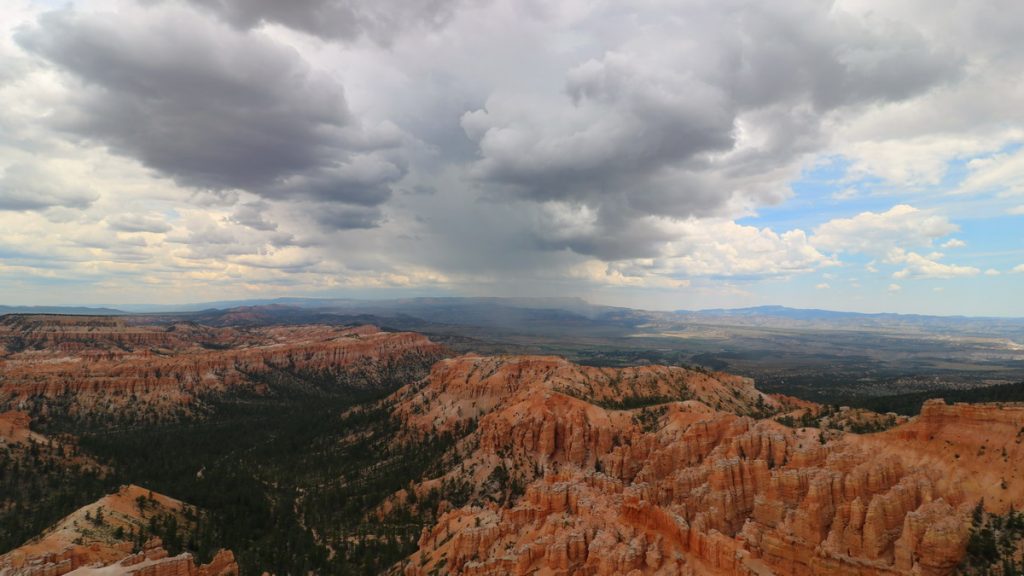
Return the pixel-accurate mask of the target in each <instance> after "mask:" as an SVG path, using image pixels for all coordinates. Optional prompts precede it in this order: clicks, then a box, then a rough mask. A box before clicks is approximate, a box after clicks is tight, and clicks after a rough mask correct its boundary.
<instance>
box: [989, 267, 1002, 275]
mask: <svg viewBox="0 0 1024 576" xmlns="http://www.w3.org/2000/svg"><path fill="white" fill-rule="evenodd" d="M1000 274H1002V272H1000V271H999V270H996V269H995V268H989V269H988V270H985V276H999V275H1000Z"/></svg>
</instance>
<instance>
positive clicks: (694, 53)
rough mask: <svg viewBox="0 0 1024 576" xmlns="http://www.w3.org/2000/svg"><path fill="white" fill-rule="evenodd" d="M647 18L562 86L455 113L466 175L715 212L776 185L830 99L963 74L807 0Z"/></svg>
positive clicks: (567, 198)
mask: <svg viewBox="0 0 1024 576" xmlns="http://www.w3.org/2000/svg"><path fill="white" fill-rule="evenodd" d="M650 16H651V15H650V14H643V13H641V14H639V15H636V17H635V20H636V21H637V22H638V23H637V24H636V26H638V27H642V30H643V32H642V33H638V34H636V35H635V36H631V35H629V34H626V37H628V38H630V39H629V40H627V41H625V42H623V43H622V45H619V46H616V47H614V48H612V49H609V50H607V51H606V52H605V53H604V55H603V56H600V57H597V58H593V59H590V60H587V61H584V62H582V63H580V64H578V65H577V66H575V67H574V68H572V69H570V70H569V71H568V73H567V75H566V85H565V96H564V97H563V98H560V99H553V98H548V99H530V98H523V97H521V96H520V95H518V94H508V93H503V92H498V93H495V94H493V95H492V96H491V97H490V98H489V99H488V101H487V103H486V104H485V106H484V107H482V108H480V109H478V110H475V111H473V112H469V113H467V114H465V115H464V116H463V118H462V126H463V128H464V130H465V131H466V134H467V136H469V138H471V139H472V140H473V141H474V142H476V143H477V145H478V146H479V151H480V155H481V159H480V160H479V161H477V162H476V164H475V165H474V167H473V174H474V175H475V177H476V178H478V179H479V180H481V181H484V182H488V183H491V184H493V185H496V186H499V187H500V190H501V192H500V194H501V195H502V196H503V197H515V198H525V199H529V200H533V201H539V202H548V201H561V202H573V203H579V204H586V205H587V206H589V207H591V208H592V209H595V210H599V211H601V210H604V211H614V212H616V213H619V214H623V213H626V214H628V213H631V212H632V213H635V214H636V215H638V216H645V215H668V216H673V217H677V218H686V217H691V216H697V217H706V216H715V215H723V214H726V213H729V212H735V211H736V210H738V209H742V207H749V206H751V205H762V204H772V203H777V202H779V201H780V200H782V199H783V198H785V197H786V195H787V194H788V191H787V190H786V188H785V185H784V179H785V177H786V176H791V175H792V171H793V169H795V165H794V164H793V163H794V162H796V160H797V159H799V158H800V157H801V155H802V154H805V153H807V152H810V151H812V150H814V149H816V148H818V147H819V146H821V144H822V140H821V134H820V133H819V131H820V128H821V122H822V121H823V119H824V118H825V116H826V115H827V114H828V113H829V112H830V111H832V110H837V109H840V108H843V107H847V106H854V105H860V104H865V103H869V102H877V101H883V102H884V101H899V100H901V99H904V98H908V97H911V96H913V95H915V94H918V93H920V92H922V91H924V90H927V89H928V88H930V87H932V86H935V85H936V84H938V83H941V82H944V81H946V80H947V79H950V78H953V77H955V76H956V74H958V62H957V59H956V58H955V57H952V56H951V55H949V54H945V53H942V51H941V50H938V49H936V48H935V47H934V46H931V45H930V44H929V43H928V41H927V40H926V39H925V38H924V37H922V36H920V35H918V34H916V33H915V32H914V31H913V30H912V29H910V28H909V27H906V26H904V25H900V24H897V23H895V22H868V21H865V20H862V19H859V18H857V17H855V16H854V15H852V14H844V13H842V12H841V11H838V10H830V9H829V7H828V6H826V5H822V4H818V3H813V2H806V3H805V2H793V3H786V4H785V6H783V5H773V7H772V8H771V9H768V8H766V7H764V6H762V5H759V4H756V3H746V2H727V3H709V4H705V5H700V6H699V7H698V6H694V5H692V4H690V5H687V6H686V9H685V12H684V13H681V14H679V15H678V16H679V17H673V15H670V14H660V15H658V16H657V17H656V18H651V17H650ZM883 31H884V33H883ZM883 34H884V35H885V37H886V38H887V42H886V43H880V42H879V40H880V39H881V38H882V35H883ZM784 175H785V176H784Z"/></svg>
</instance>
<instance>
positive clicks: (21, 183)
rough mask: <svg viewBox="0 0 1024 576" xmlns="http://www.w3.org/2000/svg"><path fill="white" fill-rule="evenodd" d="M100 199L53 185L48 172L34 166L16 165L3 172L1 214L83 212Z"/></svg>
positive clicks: (76, 188)
mask: <svg viewBox="0 0 1024 576" xmlns="http://www.w3.org/2000/svg"><path fill="white" fill-rule="evenodd" d="M97 198H99V195H98V194H96V193H95V192H92V191H91V190H87V189H83V188H81V187H79V186H66V185H64V184H63V183H61V182H57V181H54V179H53V177H52V175H51V174H49V173H48V172H47V171H46V170H43V169H41V168H39V167H37V166H34V165H31V164H15V165H13V166H9V167H7V168H6V169H5V170H3V171H2V172H0V210H9V211H12V212H24V211H29V210H36V211H38V210H46V209H48V208H75V209H82V208H88V207H89V206H90V205H91V204H92V203H93V202H95V201H96V200H97Z"/></svg>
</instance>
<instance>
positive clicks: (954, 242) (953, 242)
mask: <svg viewBox="0 0 1024 576" xmlns="http://www.w3.org/2000/svg"><path fill="white" fill-rule="evenodd" d="M964 246H967V242H964V241H963V240H960V239H959V238H950V239H949V240H946V241H945V242H943V243H942V247H943V248H946V249H950V248H963V247H964Z"/></svg>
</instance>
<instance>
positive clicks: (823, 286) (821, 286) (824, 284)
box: [814, 282, 832, 290]
mask: <svg viewBox="0 0 1024 576" xmlns="http://www.w3.org/2000/svg"><path fill="white" fill-rule="evenodd" d="M814 287H815V288H817V289H818V290H828V289H829V288H831V287H832V286H830V285H829V284H828V282H822V283H820V284H816V285H815V286H814Z"/></svg>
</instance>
